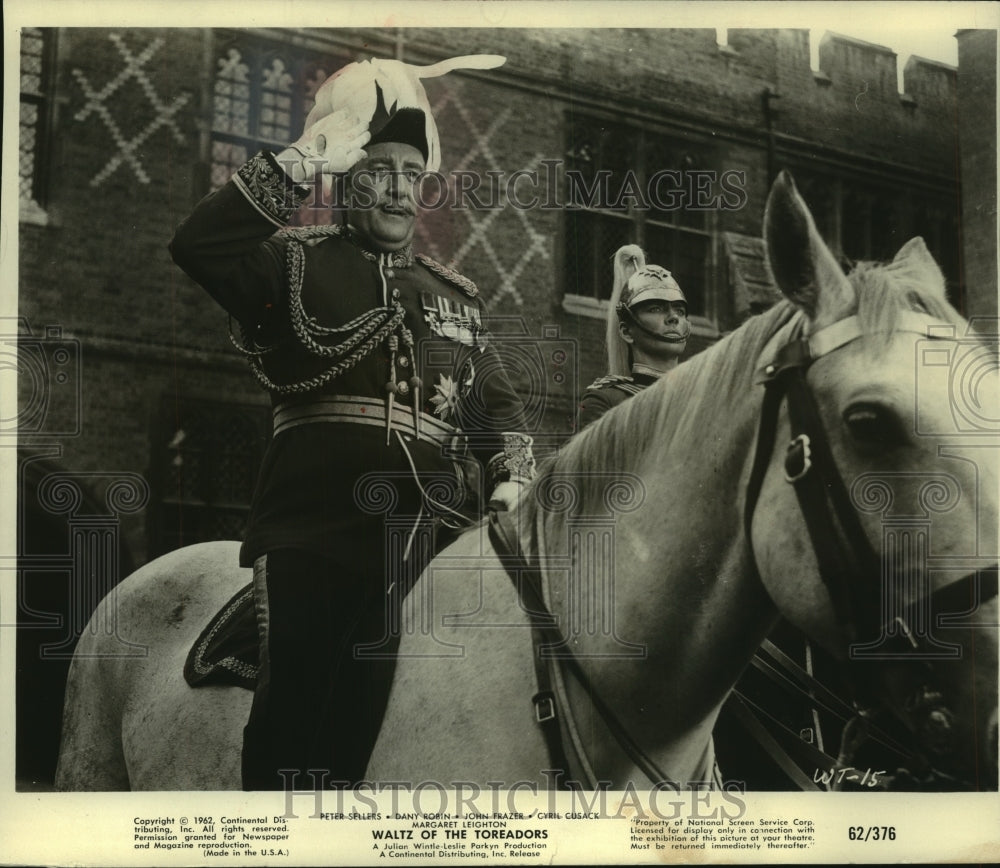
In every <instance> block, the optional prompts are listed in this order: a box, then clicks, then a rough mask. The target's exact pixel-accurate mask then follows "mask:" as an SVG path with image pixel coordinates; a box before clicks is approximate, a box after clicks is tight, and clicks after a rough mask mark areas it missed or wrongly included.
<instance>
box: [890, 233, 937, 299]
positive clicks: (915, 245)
mask: <svg viewBox="0 0 1000 868" xmlns="http://www.w3.org/2000/svg"><path fill="white" fill-rule="evenodd" d="M892 267H893V268H894V269H898V268H905V269H907V270H908V271H909V270H911V269H912V270H915V271H921V272H923V274H924V276H923V278H922V279H921V280H920V285H921V286H922V287H923V288H924V289H929V290H932V291H933V292H934V294H935V295H938V296H940V297H941V298H942V299H944V298H946V295H945V289H944V274H942V273H941V268H940V267H939V266H938V264H937V262H935V261H934V257H933V256H931V252H930V251H929V250H928V249H927V245H926V244H924V239H923V238H921V237H920V236H919V235H918V236H917V237H916V238H911V239H910V240H909V241H907V242H906V244H904V245H903V246H902V247H900V248H899V252H898V253H897V254H896V255H895V256H894V257H893V260H892Z"/></svg>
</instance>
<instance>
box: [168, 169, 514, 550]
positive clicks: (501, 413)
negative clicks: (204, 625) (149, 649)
mask: <svg viewBox="0 0 1000 868" xmlns="http://www.w3.org/2000/svg"><path fill="white" fill-rule="evenodd" d="M307 193H308V191H307V190H306V189H305V188H302V187H297V186H295V185H293V184H292V183H291V181H289V179H288V178H287V176H285V175H284V173H283V172H282V171H281V170H280V168H279V167H278V166H277V164H276V163H275V162H274V159H273V157H272V156H271V155H269V154H261V155H258V156H257V157H255V158H254V159H252V160H251V161H250V162H248V163H247V164H246V165H245V166H243V167H242V168H241V169H240V170H239V172H238V173H237V175H236V176H234V178H233V180H231V181H230V182H229V183H227V184H226V185H225V186H224V187H222V188H221V189H220V190H218V191H217V192H215V193H213V194H211V195H209V196H207V197H206V198H205V199H203V200H202V201H201V202H200V203H199V204H198V205H197V207H196V208H195V210H194V212H193V213H192V214H191V216H190V217H189V218H188V219H187V220H186V221H185V222H184V223H183V224H181V226H180V227H179V228H178V229H177V232H176V233H175V236H174V239H173V241H172V242H171V245H170V250H171V253H172V255H173V257H174V260H175V261H176V262H177V264H178V265H180V266H181V268H183V269H184V271H185V272H186V273H187V274H188V275H190V276H191V277H192V278H193V279H194V280H196V281H197V282H198V283H199V284H201V285H202V286H203V287H204V288H205V289H206V290H207V291H208V292H209V293H210V294H211V295H212V296H213V298H215V300H216V301H218V302H219V304H221V305H222V307H224V308H225V309H226V310H227V311H228V312H229V313H230V314H231V315H232V317H233V318H234V319H235V320H236V321H237V322H238V324H239V327H240V329H241V330H242V333H243V344H244V350H245V351H246V352H247V353H248V354H249V358H250V360H251V367H252V369H253V371H254V373H255V375H256V376H257V379H258V380H259V381H260V383H261V384H262V386H264V388H266V389H267V390H268V391H269V392H270V394H271V396H272V402H273V403H274V405H275V407H276V420H277V419H278V418H279V417H280V416H281V413H282V412H288V409H289V408H292V409H293V410H295V409H301V408H303V407H306V408H307V409H308V408H309V407H311V406H315V405H316V402H317V400H319V399H327V400H328V401H338V399H340V398H345V397H346V398H350V399H352V401H354V403H355V405H357V406H358V407H359V408H360V407H362V406H365V402H366V401H370V402H371V405H378V406H380V407H387V406H388V403H389V402H388V401H387V384H390V383H393V384H395V385H394V386H393V387H392V391H393V393H394V394H393V398H392V406H393V407H394V408H396V410H397V412H398V410H399V409H402V410H404V411H405V412H406V414H407V418H409V417H410V415H413V414H414V413H415V411H418V412H417V413H416V414H415V415H414V418H416V415H419V414H420V413H422V414H425V416H424V417H423V418H424V419H425V420H426V419H427V418H430V419H432V420H433V421H435V422H437V423H440V426H445V427H446V426H451V427H453V428H454V429H455V431H456V433H458V432H461V433H463V434H464V435H466V436H465V438H464V439H463V440H462V443H463V444H465V445H464V446H461V447H459V446H456V445H454V444H451V445H448V446H444V445H442V443H441V442H433V443H432V442H426V441H425V440H424V439H423V438H418V437H415V436H414V433H415V432H414V431H413V430H410V431H409V432H408V433H403V434H401V435H399V436H397V435H396V434H395V433H392V432H390V431H389V430H388V429H387V428H386V427H385V426H383V427H373V426H371V425H362V424H355V423H352V422H349V421H334V422H330V423H325V424H297V425H294V426H292V427H289V428H287V429H286V430H281V433H280V434H277V435H276V436H275V437H274V439H273V441H272V443H271V445H270V447H269V449H268V451H267V454H266V456H265V459H264V464H263V467H262V468H261V473H260V476H259V479H258V485H257V491H256V493H255V495H254V501H253V504H252V507H251V515H250V519H249V526H248V530H247V536H246V540H245V543H244V547H243V552H242V554H241V560H242V561H243V563H245V564H249V563H252V561H253V559H254V558H256V557H257V556H259V555H260V554H262V553H264V552H266V551H269V550H273V549H275V548H282V547H293V548H305V549H311V550H317V551H319V552H322V553H324V554H335V551H334V549H335V548H336V547H338V546H342V545H343V539H344V537H345V535H347V536H351V535H353V534H355V533H358V534H360V533H362V526H363V524H364V522H363V520H362V517H361V516H363V515H364V514H365V510H366V505H365V503H364V497H365V493H364V491H361V490H360V489H359V478H361V477H362V476H363V475H364V474H365V473H366V472H375V471H378V473H379V474H380V475H381V476H382V477H383V478H385V479H394V478H397V477H402V476H406V475H410V476H412V475H413V474H414V472H419V473H431V474H433V472H434V471H437V470H440V471H442V472H454V463H455V462H454V460H453V459H454V457H455V454H456V453H457V452H459V451H463V450H464V449H465V448H466V446H467V448H468V450H469V454H470V455H472V456H474V457H475V458H476V459H477V461H478V462H479V463H480V464H481V465H483V466H485V467H486V468H487V476H488V478H487V480H486V485H487V491H486V493H487V494H488V493H489V490H491V489H492V487H493V486H494V485H495V484H496V483H497V482H499V481H502V480H503V479H506V478H510V477H511V476H513V477H515V478H524V477H528V476H530V475H531V472H532V469H533V462H532V459H531V455H530V438H527V437H525V436H523V433H522V432H523V415H522V413H523V408H522V404H521V401H520V399H519V397H518V396H517V394H516V393H515V391H514V389H513V388H512V387H511V384H510V383H509V381H508V379H507V376H506V374H505V373H504V369H503V366H502V364H500V363H499V359H498V358H497V354H496V350H495V348H494V347H492V346H491V345H490V341H489V336H488V334H487V332H486V330H485V329H484V328H483V327H482V324H481V312H482V303H481V299H480V298H479V294H478V291H477V289H476V287H475V285H474V284H473V283H472V282H471V281H469V280H468V279H467V278H464V277H462V276H461V275H459V274H457V273H456V272H454V271H451V270H450V269H447V268H445V267H443V266H441V265H439V264H437V263H435V262H433V261H432V260H430V259H428V258H426V257H422V256H420V255H416V256H414V255H413V254H412V253H411V252H410V250H409V249H407V250H405V251H397V252H394V253H386V252H380V251H376V250H371V249H369V248H368V247H367V246H366V242H365V239H364V238H363V237H360V236H358V235H357V234H356V233H355V232H353V231H352V230H350V229H349V228H347V227H332V226H324V227H311V228H307V229H290V230H288V229H285V230H282V231H277V230H278V229H279V227H283V226H284V224H285V223H286V222H287V221H288V219H289V218H290V217H291V215H292V213H294V211H295V209H296V208H297V207H298V205H299V204H300V203H301V200H302V199H303V198H304V197H305V195H307ZM359 399H362V400H360V401H359ZM368 409H369V410H371V409H372V407H371V406H369V407H368ZM361 412H362V413H363V412H365V411H364V410H361ZM302 415H303V414H302V413H299V416H302ZM306 415H307V414H306ZM360 421H367V420H365V419H363V418H362V417H359V422H360ZM421 424H422V426H423V428H422V429H421V430H427V428H428V424H427V422H426V421H424V422H423V423H419V422H418V425H417V427H418V429H420V425H421ZM440 426H439V427H438V429H437V430H438V431H440V430H441V427H440ZM400 439H402V440H403V443H400V442H399V441H400ZM387 440H388V442H387ZM430 478H432V477H427V479H430ZM418 495H419V492H418V493H417V494H416V495H414V496H415V497H417V498H418V499H419V497H418ZM358 498H361V501H359V500H358ZM420 506H421V503H420V502H418V501H417V500H414V502H412V503H408V504H400V505H398V509H400V510H406V509H410V510H412V511H413V512H417V511H418V510H419V509H420ZM373 508H374V507H373ZM381 544H382V541H381V540H379V541H372V546H373V549H372V552H371V555H372V556H373V557H378V558H379V559H381V558H382V557H384V555H383V554H382V553H381V551H380V549H379V547H380V546H381Z"/></svg>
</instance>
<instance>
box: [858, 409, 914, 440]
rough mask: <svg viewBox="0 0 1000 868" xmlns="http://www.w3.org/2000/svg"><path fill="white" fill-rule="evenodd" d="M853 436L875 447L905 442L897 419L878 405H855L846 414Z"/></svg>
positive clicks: (893, 414)
mask: <svg viewBox="0 0 1000 868" xmlns="http://www.w3.org/2000/svg"><path fill="white" fill-rule="evenodd" d="M844 422H845V423H846V424H847V427H848V430H849V431H850V432H851V436H852V437H854V439H855V440H857V441H859V442H860V443H867V444H870V445H873V446H898V445H899V444H901V443H903V442H904V439H905V438H904V433H903V427H902V425H901V424H900V422H899V419H898V418H897V417H896V415H895V413H892V412H891V411H890V410H888V409H887V408H885V407H880V406H879V405H878V404H853V405H852V406H850V407H848V408H847V410H846V411H845V412H844Z"/></svg>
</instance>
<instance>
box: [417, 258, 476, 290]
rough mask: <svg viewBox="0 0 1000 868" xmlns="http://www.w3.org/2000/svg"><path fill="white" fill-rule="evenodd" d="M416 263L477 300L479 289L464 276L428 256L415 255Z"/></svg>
mask: <svg viewBox="0 0 1000 868" xmlns="http://www.w3.org/2000/svg"><path fill="white" fill-rule="evenodd" d="M416 258H417V261H418V262H419V263H420V264H421V265H423V266H424V267H425V268H427V269H429V270H430V271H433V272H434V273H435V274H436V275H437V276H438V277H441V278H443V279H444V280H447V281H448V283H450V284H452V285H453V286H457V287H458V288H459V289H460V290H462V292H464V293H465V294H466V295H467V296H468V297H469V298H478V297H479V289H478V287H477V286H476V285H475V284H474V283H473V282H472V281H471V280H469V278H467V277H466V276H465V275H464V274H459V273H458V272H457V271H455V270H454V269H452V268H448V266H447V265H442V264H441V263H440V262H435V261H434V260H433V259H431V258H430V257H429V256H425V255H424V254H423V253H418V254H417V257H416Z"/></svg>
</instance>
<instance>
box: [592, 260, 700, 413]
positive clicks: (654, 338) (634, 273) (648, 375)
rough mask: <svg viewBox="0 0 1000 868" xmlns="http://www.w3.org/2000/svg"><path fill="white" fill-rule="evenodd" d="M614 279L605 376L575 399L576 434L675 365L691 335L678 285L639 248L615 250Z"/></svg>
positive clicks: (685, 304) (667, 272) (683, 298)
mask: <svg viewBox="0 0 1000 868" xmlns="http://www.w3.org/2000/svg"><path fill="white" fill-rule="evenodd" d="M614 276H615V282H614V286H613V289H612V293H611V302H610V305H609V308H608V319H607V337H606V344H607V352H608V374H607V376H604V377H598V378H597V379H596V380H595V381H594V382H593V383H591V384H590V385H589V386H588V387H587V389H586V391H585V392H584V394H583V397H582V398H581V399H580V407H579V413H578V419H577V430H578V431H579V430H580V429H581V428H583V427H584V426H585V425H588V424H589V423H591V422H593V421H594V420H595V419H599V418H600V417H601V416H603V415H604V414H605V413H606V412H607V411H608V410H610V409H611V408H612V407H616V406H617V405H618V404H620V403H622V402H623V401H624V400H625V399H626V398H629V397H631V396H632V395H636V394H638V393H639V392H641V391H642V390H643V389H645V388H646V387H647V386H650V385H652V384H653V383H655V382H656V381H657V380H658V379H659V378H660V377H661V376H663V374H665V373H666V372H667V371H669V370H671V369H672V368H674V367H676V365H677V363H678V362H679V361H680V357H681V354H682V353H683V352H684V348H685V346H686V345H687V339H688V336H689V335H690V333H691V326H690V323H689V322H688V317H687V299H686V298H685V296H684V293H683V292H682V291H681V288H680V286H678V285H677V281H676V280H674V278H673V276H672V275H671V274H670V272H669V271H667V270H666V269H665V268H661V267H660V266H658V265H646V261H645V256H644V255H643V252H642V250H641V249H640V248H639V247H637V246H636V245H634V244H628V245H626V246H624V247H622V248H620V249H619V250H618V252H617V253H616V254H615V260H614Z"/></svg>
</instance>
